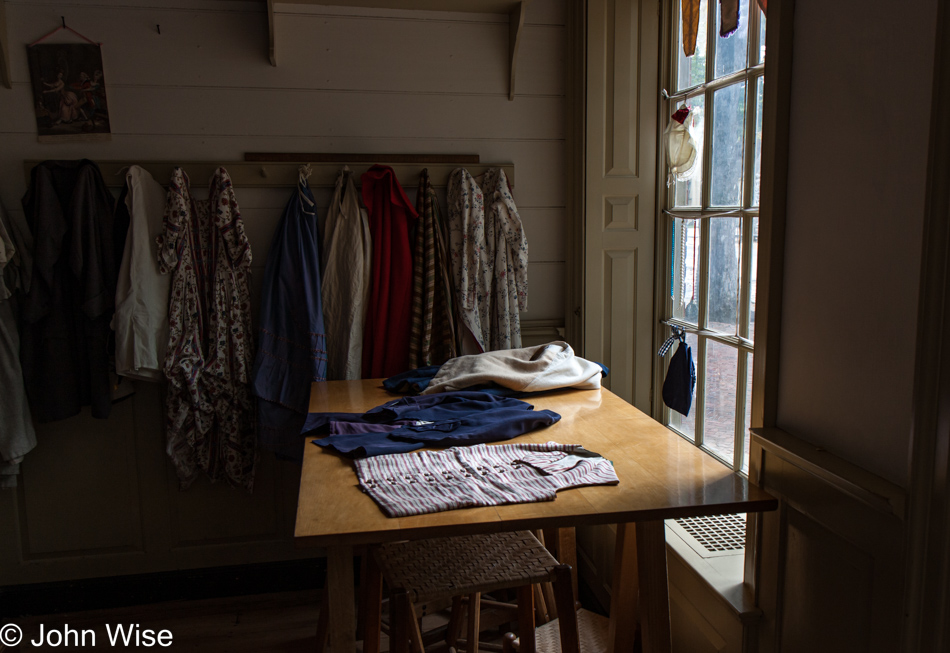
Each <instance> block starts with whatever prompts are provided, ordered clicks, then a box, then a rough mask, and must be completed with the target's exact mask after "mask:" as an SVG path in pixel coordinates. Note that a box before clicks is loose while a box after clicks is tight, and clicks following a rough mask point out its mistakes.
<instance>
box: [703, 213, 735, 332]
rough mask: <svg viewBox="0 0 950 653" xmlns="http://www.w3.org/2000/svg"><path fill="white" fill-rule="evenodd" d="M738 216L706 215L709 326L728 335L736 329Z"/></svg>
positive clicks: (707, 312)
mask: <svg viewBox="0 0 950 653" xmlns="http://www.w3.org/2000/svg"><path fill="white" fill-rule="evenodd" d="M741 225H742V220H741V219H740V218H710V219H709V303H708V304H707V311H706V314H707V325H708V328H710V329H713V330H715V331H719V332H721V333H726V334H729V335H733V336H734V335H737V334H738V333H739V332H738V330H737V326H738V324H739V256H740V251H741V247H742V226H741Z"/></svg>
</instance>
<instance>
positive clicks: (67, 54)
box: [26, 43, 112, 143]
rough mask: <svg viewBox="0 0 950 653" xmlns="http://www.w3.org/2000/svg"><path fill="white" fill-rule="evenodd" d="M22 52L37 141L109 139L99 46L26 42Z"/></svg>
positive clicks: (100, 49) (109, 129) (109, 127)
mask: <svg viewBox="0 0 950 653" xmlns="http://www.w3.org/2000/svg"><path fill="white" fill-rule="evenodd" d="M26 50H27V60H28V62H29V65H30V82H31V83H32V86H33V110H34V112H35V113H36V129H37V135H38V140H39V141H40V142H41V143H58V142H63V141H107V140H110V139H111V138H112V134H111V132H112V129H111V126H110V124H109V105H108V102H107V101H106V86H105V76H104V75H103V72H102V48H101V47H100V46H99V45H98V44H93V43H89V44H86V43H80V44H55V45H54V44H49V45H47V44H43V45H30V46H28V47H27V49H26Z"/></svg>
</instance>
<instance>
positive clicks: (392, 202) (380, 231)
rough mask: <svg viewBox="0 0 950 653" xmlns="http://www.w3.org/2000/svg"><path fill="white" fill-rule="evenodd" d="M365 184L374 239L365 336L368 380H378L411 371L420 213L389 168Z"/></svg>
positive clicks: (368, 176) (373, 172) (372, 173)
mask: <svg viewBox="0 0 950 653" xmlns="http://www.w3.org/2000/svg"><path fill="white" fill-rule="evenodd" d="M361 180H362V183H363V188H362V194H363V204H365V205H366V211H367V213H368V215H369V230H370V234H371V236H372V239H373V268H372V272H371V275H370V299H369V307H368V308H367V311H366V325H365V327H364V331H363V378H367V379H372V378H378V377H389V376H393V375H395V374H399V373H400V372H405V371H406V370H407V369H409V331H410V314H411V309H412V252H411V250H410V248H409V227H410V225H411V224H412V221H414V220H415V219H416V218H417V217H418V214H417V213H416V210H415V209H414V208H413V207H412V204H411V203H410V202H409V198H408V197H406V193H405V191H404V190H403V189H402V186H400V185H399V181H398V180H397V179H396V173H395V172H393V169H392V168H390V167H389V166H380V165H375V166H373V167H372V168H370V169H369V170H367V171H366V172H365V173H364V174H363V176H362V177H361Z"/></svg>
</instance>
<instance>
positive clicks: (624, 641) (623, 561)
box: [607, 524, 639, 653]
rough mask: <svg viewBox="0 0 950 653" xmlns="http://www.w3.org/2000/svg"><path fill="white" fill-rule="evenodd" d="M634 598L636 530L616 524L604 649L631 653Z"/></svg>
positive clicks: (636, 585) (635, 615)
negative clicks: (608, 615) (608, 614)
mask: <svg viewBox="0 0 950 653" xmlns="http://www.w3.org/2000/svg"><path fill="white" fill-rule="evenodd" d="M638 599H639V582H638V576H637V532H636V531H634V527H633V524H617V540H616V545H615V547H614V572H613V579H612V583H611V589H610V630H609V631H608V638H607V651H608V653H633V643H634V640H635V639H636V635H637V621H638V606H637V603H638Z"/></svg>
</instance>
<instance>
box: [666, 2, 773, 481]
mask: <svg viewBox="0 0 950 653" xmlns="http://www.w3.org/2000/svg"><path fill="white" fill-rule="evenodd" d="M673 4H674V7H675V9H674V16H673V20H672V21H671V26H672V29H673V30H674V34H672V35H671V36H672V38H671V39H670V40H669V41H668V42H669V43H670V44H671V46H672V47H673V50H672V52H670V53H669V56H670V65H669V71H670V74H669V77H668V79H667V80H666V88H667V89H669V96H670V101H669V102H668V103H666V104H665V106H666V108H668V109H669V111H665V115H663V116H661V118H662V120H661V123H662V124H661V125H660V127H661V129H662V128H665V127H666V125H667V123H668V121H669V120H670V115H671V114H672V113H673V112H674V111H675V110H676V109H678V108H680V107H681V106H683V105H684V104H685V105H686V106H688V107H690V109H691V111H690V116H689V118H688V120H691V123H689V122H687V123H686V124H687V125H690V131H691V132H692V135H693V138H694V139H695V141H696V145H697V157H696V163H695V164H694V166H693V170H692V174H691V176H690V177H689V178H687V179H683V180H679V181H676V182H675V183H673V185H671V186H668V187H667V190H666V197H665V201H664V202H662V203H661V206H665V209H666V210H664V211H663V212H662V214H661V217H662V219H661V220H660V222H659V224H660V229H659V230H658V235H659V237H660V238H661V239H662V240H661V241H660V242H662V243H663V244H664V247H663V248H662V249H661V250H660V252H661V254H660V256H663V257H664V258H665V259H666V260H665V262H664V264H663V265H664V266H665V268H664V269H665V270H667V271H668V273H665V274H662V275H659V277H660V278H659V279H658V283H659V284H662V286H663V287H662V298H663V301H662V302H661V303H659V304H658V306H660V310H661V311H662V313H663V314H662V316H661V317H662V318H663V319H664V320H665V321H666V322H668V323H670V324H676V325H679V326H682V327H684V328H685V329H686V330H687V342H688V344H689V345H690V347H691V348H692V352H693V359H694V362H695V364H696V377H697V378H696V393H695V395H694V397H693V405H692V408H691V410H690V414H689V416H688V417H684V416H683V415H681V414H680V413H677V412H675V411H671V410H670V409H668V408H667V407H665V406H663V407H662V417H661V419H662V421H663V423H664V424H666V425H668V426H669V427H670V428H672V429H673V430H675V431H676V432H678V433H679V434H681V435H682V436H683V437H685V438H687V439H689V440H690V441H692V442H694V443H695V444H696V445H697V446H699V447H702V448H703V449H705V450H706V451H708V452H709V453H711V454H712V455H714V456H716V457H717V458H719V459H721V460H722V461H724V462H725V463H726V464H728V465H730V466H732V468H733V469H735V470H736V471H742V472H747V470H748V459H749V453H748V452H749V436H748V428H749V422H750V416H751V389H752V350H753V339H754V336H755V271H756V255H757V245H758V242H757V233H758V206H759V171H760V161H761V146H762V91H763V80H764V77H763V75H764V68H765V65H764V62H765V17H764V16H763V15H762V13H761V12H760V11H759V9H758V6H757V5H756V3H755V0H751V9H752V11H750V0H741V2H740V3H739V12H740V14H739V29H738V30H737V31H736V32H735V33H733V34H732V35H731V36H729V37H727V38H721V37H719V3H718V2H715V1H714V0H703V1H702V4H701V7H700V21H699V32H698V36H697V39H696V52H695V54H694V55H693V56H691V57H686V56H685V55H684V54H683V45H682V32H683V29H682V22H681V21H682V18H681V16H680V13H679V8H680V3H679V2H675V3H673ZM661 174H662V175H663V176H665V174H666V171H665V169H664V170H661ZM660 332H661V333H662V334H663V338H665V337H666V335H668V334H669V329H666V328H663V329H660ZM675 349H676V348H675V347H673V349H672V350H671V352H670V354H667V358H666V361H664V365H663V369H664V373H665V369H666V365H667V363H668V361H669V358H670V355H671V354H672V351H675ZM657 394H659V393H657Z"/></svg>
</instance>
